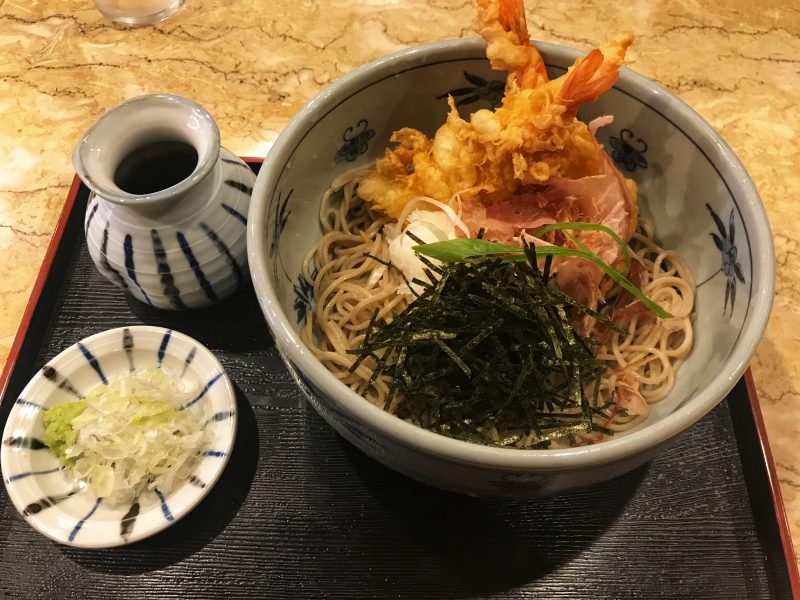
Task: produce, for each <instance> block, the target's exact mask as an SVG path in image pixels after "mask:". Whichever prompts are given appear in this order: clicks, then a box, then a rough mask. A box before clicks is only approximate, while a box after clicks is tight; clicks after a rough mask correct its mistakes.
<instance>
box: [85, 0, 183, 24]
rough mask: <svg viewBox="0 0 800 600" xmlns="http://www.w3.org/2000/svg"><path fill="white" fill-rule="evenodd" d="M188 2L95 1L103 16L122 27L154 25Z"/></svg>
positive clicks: (147, 0)
mask: <svg viewBox="0 0 800 600" xmlns="http://www.w3.org/2000/svg"><path fill="white" fill-rule="evenodd" d="M185 1H186V0H94V5H95V6H96V7H97V10H99V11H100V12H101V13H103V16H105V17H107V18H108V19H111V20H112V21H114V22H115V23H119V24H120V25H127V26H130V27H135V26H137V25H152V24H153V23H158V22H159V21H163V20H164V19H166V18H167V17H169V16H170V15H172V14H174V13H175V12H176V11H177V10H178V9H179V8H180V7H181V6H183V4H184V2H185Z"/></svg>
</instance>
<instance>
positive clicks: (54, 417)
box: [44, 400, 86, 466]
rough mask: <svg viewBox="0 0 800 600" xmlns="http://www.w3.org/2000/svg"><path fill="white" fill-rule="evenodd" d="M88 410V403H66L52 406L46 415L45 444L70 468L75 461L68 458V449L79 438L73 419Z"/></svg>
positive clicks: (79, 401)
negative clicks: (73, 426)
mask: <svg viewBox="0 0 800 600" xmlns="http://www.w3.org/2000/svg"><path fill="white" fill-rule="evenodd" d="M84 410H86V401H85V400H77V401H75V402H64V403H63V404H57V405H56V406H51V407H50V408H48V409H47V410H46V411H45V413H44V443H45V444H47V446H48V448H50V451H51V452H52V453H53V454H54V455H55V456H56V458H57V459H58V460H59V462H61V463H62V464H65V465H67V466H70V465H71V464H72V463H74V462H75V459H69V458H67V455H66V452H67V448H69V447H70V446H72V445H74V444H75V440H76V438H77V437H78V434H77V432H76V431H75V430H74V429H73V428H72V419H74V418H75V417H77V416H78V415H80V414H81V413H83V411H84Z"/></svg>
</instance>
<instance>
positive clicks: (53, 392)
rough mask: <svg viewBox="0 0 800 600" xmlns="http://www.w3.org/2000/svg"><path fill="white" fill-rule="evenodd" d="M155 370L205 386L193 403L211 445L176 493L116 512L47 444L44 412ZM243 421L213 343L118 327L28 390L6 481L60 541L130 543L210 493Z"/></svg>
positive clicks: (15, 425) (66, 354)
mask: <svg viewBox="0 0 800 600" xmlns="http://www.w3.org/2000/svg"><path fill="white" fill-rule="evenodd" d="M153 367H161V368H162V369H163V370H164V371H165V372H167V373H168V374H169V375H171V376H173V377H175V378H177V379H179V380H182V381H183V380H189V381H192V382H193V383H195V384H197V386H198V387H197V389H198V392H197V396H196V398H194V400H193V401H192V402H189V403H187V404H191V408H188V409H189V410H202V411H203V412H204V413H205V415H206V416H205V418H204V427H205V428H206V429H207V431H208V432H209V434H210V435H209V444H208V447H207V448H206V449H204V450H203V451H202V453H201V454H202V456H201V457H200V460H199V461H198V464H197V466H196V469H195V470H194V472H193V474H192V475H191V476H190V477H189V479H188V480H186V481H184V482H183V483H181V484H178V485H177V486H176V487H175V489H173V490H172V491H171V492H170V493H169V494H166V495H165V494H161V493H160V492H159V491H158V490H153V491H145V492H143V493H142V494H141V495H140V496H139V498H138V499H137V500H136V501H134V503H133V504H132V505H122V506H109V505H108V504H107V503H104V502H103V499H101V498H98V497H97V496H96V495H94V494H93V493H92V491H91V490H90V489H89V488H87V487H86V486H85V484H83V483H82V482H80V481H78V480H77V479H76V478H75V477H73V476H72V475H71V474H70V471H69V469H65V468H63V467H62V466H61V465H60V464H59V462H58V461H57V460H56V458H55V457H54V456H53V454H52V453H51V452H50V451H49V449H48V448H47V447H46V446H45V445H44V442H43V438H44V418H43V415H44V412H45V410H46V409H47V408H49V407H51V406H54V405H56V404H60V403H62V402H67V401H71V400H75V399H77V398H80V397H82V396H84V395H85V394H86V393H88V392H89V390H90V389H92V388H93V387H95V386H97V385H103V384H104V382H107V381H108V380H110V379H111V378H113V377H114V376H116V375H120V374H122V373H128V372H130V371H132V370H136V371H138V370H142V369H148V368H153ZM237 420H238V415H237V410H236V394H235V391H234V388H233V385H232V383H231V381H230V379H229V378H228V376H227V375H226V374H225V371H224V369H223V368H222V365H221V364H220V362H219V361H218V360H217V359H216V357H215V356H214V355H213V354H212V353H211V351H210V350H208V349H207V348H206V347H205V346H203V345H202V344H200V343H199V342H197V341H196V340H194V339H192V338H190V337H189V336H187V335H184V334H182V333H179V332H177V331H172V330H170V329H164V328H161V327H152V326H145V325H137V326H130V327H120V328H117V329H111V330H108V331H104V332H102V333H98V334H96V335H93V336H90V337H88V338H86V339H83V340H81V341H80V342H78V343H76V344H75V345H73V346H70V347H69V348H67V349H66V350H64V351H63V352H61V353H60V354H59V355H58V356H56V357H55V358H53V359H52V360H50V361H49V362H48V363H47V364H46V365H45V366H44V367H42V369H40V370H39V372H38V373H37V374H36V375H35V376H34V377H33V379H31V381H30V382H29V383H28V385H27V386H26V387H25V389H24V390H23V392H22V394H21V395H20V397H19V398H18V399H17V400H16V402H15V404H14V406H13V407H12V409H11V413H10V414H9V417H8V421H7V422H6V426H5V430H4V431H3V437H2V447H0V466H1V467H2V472H3V482H4V483H5V486H6V490H7V491H8V495H9V496H10V497H11V500H12V502H13V503H14V506H15V507H16V509H17V511H19V513H20V514H21V515H22V516H23V517H24V518H25V519H26V520H27V521H28V523H30V525H31V526H32V527H34V528H35V529H36V530H38V531H39V532H41V533H43V534H44V535H46V536H47V537H49V538H52V539H53V540H56V541H57V542H61V543H63V544H68V545H71V546H79V547H83V548H109V547H113V546H121V545H124V544H130V543H132V542H135V541H138V540H141V539H143V538H146V537H148V536H151V535H153V534H155V533H157V532H159V531H161V530H163V529H166V528H167V527H169V526H170V525H172V524H173V523H175V522H176V521H178V520H179V519H180V518H181V517H183V516H185V515H186V514H188V513H189V512H190V511H191V510H192V509H193V508H194V507H195V506H196V505H197V504H198V503H199V502H200V500H202V499H203V498H204V497H205V496H206V494H208V492H209V491H210V490H211V488H212V487H213V486H214V484H215V483H216V482H217V480H218V479H219V477H220V475H221V474H222V472H223V470H224V469H225V465H226V464H227V462H228V458H229V457H230V454H231V451H232V449H233V443H234V439H235V437H236V425H237Z"/></svg>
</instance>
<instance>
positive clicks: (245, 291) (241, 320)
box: [127, 281, 273, 353]
mask: <svg viewBox="0 0 800 600" xmlns="http://www.w3.org/2000/svg"><path fill="white" fill-rule="evenodd" d="M127 302H128V308H129V309H130V311H131V313H132V314H133V315H134V316H135V317H136V318H137V319H138V320H139V321H140V322H141V323H146V324H148V325H155V326H159V327H170V328H172V329H175V330H176V331H180V332H182V333H185V334H186V335H189V336H191V337H193V338H195V339H196V340H198V341H199V342H201V343H202V344H203V345H205V346H208V347H209V348H211V349H216V348H224V349H225V351H226V352H230V353H245V352H255V351H260V350H264V349H265V348H269V347H271V346H272V345H273V342H272V338H271V337H270V334H269V329H268V327H267V324H266V322H265V321H264V315H263V314H262V312H261V308H260V307H259V305H258V299H257V298H256V293H255V290H254V289H253V285H252V283H251V282H249V281H248V282H247V283H246V284H245V285H244V286H243V288H242V289H240V290H239V291H238V292H236V293H235V294H234V295H233V296H231V297H230V298H227V299H226V300H223V301H222V302H219V303H218V304H214V305H212V306H209V307H207V308H196V309H191V310H162V309H159V308H153V307H152V306H148V305H147V304H144V303H143V302H139V301H138V300H136V299H135V298H133V297H128V298H127Z"/></svg>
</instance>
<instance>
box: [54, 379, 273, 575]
mask: <svg viewBox="0 0 800 600" xmlns="http://www.w3.org/2000/svg"><path fill="white" fill-rule="evenodd" d="M236 404H237V407H238V411H239V424H238V429H237V433H236V441H235V443H234V446H233V452H232V453H231V457H230V460H229V461H228V465H227V466H226V467H225V470H224V471H223V473H222V476H221V477H220V479H219V481H217V483H216V485H215V486H214V487H213V489H212V490H211V491H210V492H209V494H208V496H206V497H205V499H203V501H202V502H200V504H198V505H197V506H196V507H195V508H194V510H192V511H191V512H190V513H189V514H188V515H186V516H185V517H184V518H183V519H181V520H180V521H178V522H177V523H175V524H174V525H173V526H172V527H170V528H168V529H166V530H164V531H163V532H162V533H159V534H157V535H155V536H153V537H151V538H147V539H145V540H142V541H141V542H137V543H134V544H131V545H129V546H121V547H119V548H111V549H103V550H83V549H79V548H71V547H68V546H61V545H57V546H58V548H59V549H60V550H61V551H62V552H63V553H64V555H65V556H67V557H68V558H69V559H71V560H73V561H75V562H76V563H79V564H81V565H82V566H83V567H85V568H87V569H90V570H95V571H101V572H107V573H117V574H125V575H132V574H136V573H144V572H149V571H154V570H157V569H161V568H164V567H166V566H169V565H171V564H173V563H177V562H180V561H182V560H184V559H185V558H187V557H189V556H191V555H192V554H194V553H196V552H198V551H200V550H202V549H203V548H204V547H205V546H206V545H207V544H208V543H210V542H212V541H213V540H214V538H216V537H217V535H218V534H219V533H220V532H221V531H222V530H223V529H224V528H225V526H226V525H227V524H228V523H229V522H230V520H231V519H232V518H233V517H234V516H235V515H236V513H237V512H238V511H239V508H240V506H241V505H242V502H244V499H245V498H246V497H247V494H248V492H249V491H250V485H251V483H252V481H253V477H254V475H255V472H256V464H257V462H258V443H259V440H258V427H257V425H256V418H255V415H254V414H253V409H252V408H251V406H250V403H249V402H248V401H247V397H246V396H245V395H244V393H243V392H242V391H241V390H240V389H239V388H238V387H237V388H236Z"/></svg>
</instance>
